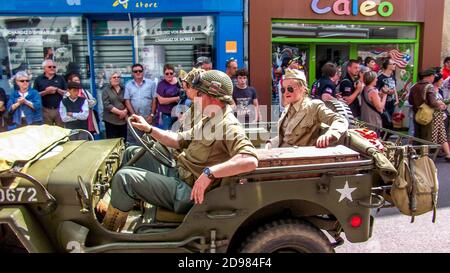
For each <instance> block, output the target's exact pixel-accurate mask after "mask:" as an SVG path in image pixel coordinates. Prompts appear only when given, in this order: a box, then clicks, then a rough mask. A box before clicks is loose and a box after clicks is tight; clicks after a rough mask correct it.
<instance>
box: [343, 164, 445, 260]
mask: <svg viewBox="0 0 450 273" xmlns="http://www.w3.org/2000/svg"><path fill="white" fill-rule="evenodd" d="M436 166H437V168H438V176H439V183H440V188H439V200H438V201H439V203H438V212H437V220H436V223H435V224H433V223H432V221H431V220H432V213H427V214H425V215H422V216H418V217H416V220H415V222H414V223H412V224H411V223H410V222H411V218H410V217H409V216H405V215H403V214H400V213H399V212H398V210H397V209H396V208H392V209H391V208H389V209H383V210H382V211H381V212H380V213H379V214H376V215H375V223H374V230H373V235H372V238H370V239H369V240H368V241H367V242H365V243H358V244H352V243H350V242H348V241H347V240H346V241H345V244H344V245H342V246H340V247H338V248H336V249H335V250H336V252H337V253H450V163H446V162H445V161H444V160H443V159H442V158H438V159H437V161H436ZM374 213H375V212H374ZM343 238H344V239H345V236H343Z"/></svg>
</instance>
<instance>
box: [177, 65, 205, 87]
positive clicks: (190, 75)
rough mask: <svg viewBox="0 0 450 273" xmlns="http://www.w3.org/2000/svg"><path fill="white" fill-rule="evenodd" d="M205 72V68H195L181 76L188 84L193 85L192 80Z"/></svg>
mask: <svg viewBox="0 0 450 273" xmlns="http://www.w3.org/2000/svg"><path fill="white" fill-rule="evenodd" d="M203 72H205V70H203V69H198V68H194V69H192V70H191V71H189V73H187V74H186V75H184V76H183V77H181V79H182V81H184V82H186V83H187V84H190V85H192V82H193V81H194V79H195V77H197V76H198V74H200V73H203Z"/></svg>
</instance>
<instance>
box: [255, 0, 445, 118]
mask: <svg viewBox="0 0 450 273" xmlns="http://www.w3.org/2000/svg"><path fill="white" fill-rule="evenodd" d="M443 11H444V0H433V1H425V0H387V1H380V0H377V1H371V0H367V1H363V0H359V1H358V0H305V1H290V0H280V1H270V0H250V4H249V12H250V27H249V41H250V42H249V43H250V44H249V55H250V56H249V57H250V61H249V64H250V75H251V80H252V85H253V86H255V87H256V89H257V90H258V91H259V92H258V94H259V99H260V103H261V104H265V105H272V104H276V102H274V100H273V96H272V93H273V92H272V88H271V86H272V83H271V80H272V76H273V72H274V68H276V67H279V66H283V65H285V62H286V61H287V60H289V59H290V58H292V57H300V60H301V62H302V65H303V67H304V69H305V72H306V74H307V78H308V81H309V84H310V85H311V84H312V83H313V82H314V81H315V79H316V78H317V77H319V76H320V69H321V66H322V65H323V64H325V63H326V62H329V61H331V62H334V63H336V64H337V65H341V64H343V63H344V62H345V61H347V60H348V59H358V58H361V59H363V60H364V59H365V58H366V57H368V56H371V57H374V58H375V59H376V60H377V61H380V60H382V59H383V57H388V56H389V57H392V58H393V59H394V60H395V62H396V63H397V71H396V77H397V89H398V91H399V92H398V93H399V95H400V96H402V95H403V97H405V95H406V94H405V91H406V90H408V87H409V86H411V84H412V83H414V82H415V81H416V80H417V73H418V70H419V69H420V68H422V67H435V66H440V64H441V59H440V53H441V47H442V46H441V45H442V29H443ZM403 100H404V98H403ZM275 108H277V107H272V113H273V114H272V116H274V114H275V112H273V111H276V109H275ZM275 115H276V114H275Z"/></svg>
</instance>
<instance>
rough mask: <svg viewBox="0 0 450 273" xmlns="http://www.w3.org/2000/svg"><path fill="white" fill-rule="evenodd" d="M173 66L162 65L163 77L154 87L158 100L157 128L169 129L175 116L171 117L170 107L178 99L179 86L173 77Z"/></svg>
mask: <svg viewBox="0 0 450 273" xmlns="http://www.w3.org/2000/svg"><path fill="white" fill-rule="evenodd" d="M174 74H175V68H174V66H173V65H170V64H166V65H165V66H164V79H163V80H162V81H160V82H159V83H158V87H157V88H156V93H157V101H158V114H159V115H160V116H159V119H158V120H159V121H160V123H159V128H161V129H163V130H170V129H171V128H172V124H173V123H174V122H175V121H176V119H177V118H176V117H172V109H173V107H175V106H176V105H177V102H178V101H179V100H180V86H179V85H178V79H177V77H175V75H174Z"/></svg>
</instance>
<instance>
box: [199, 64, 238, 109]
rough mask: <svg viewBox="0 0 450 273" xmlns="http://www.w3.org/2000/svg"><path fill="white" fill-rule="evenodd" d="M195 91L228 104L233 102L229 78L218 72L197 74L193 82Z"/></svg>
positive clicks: (210, 71)
mask: <svg viewBox="0 0 450 273" xmlns="http://www.w3.org/2000/svg"><path fill="white" fill-rule="evenodd" d="M192 85H193V87H194V88H195V89H197V90H199V91H201V92H204V93H206V94H208V95H210V96H211V97H214V98H217V99H219V100H220V101H222V102H224V103H228V104H232V102H233V82H232V81H231V79H230V77H228V75H227V74H225V73H224V72H222V71H219V70H209V71H206V72H202V73H199V74H198V75H197V77H196V78H195V79H194V80H193V82H192Z"/></svg>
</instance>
